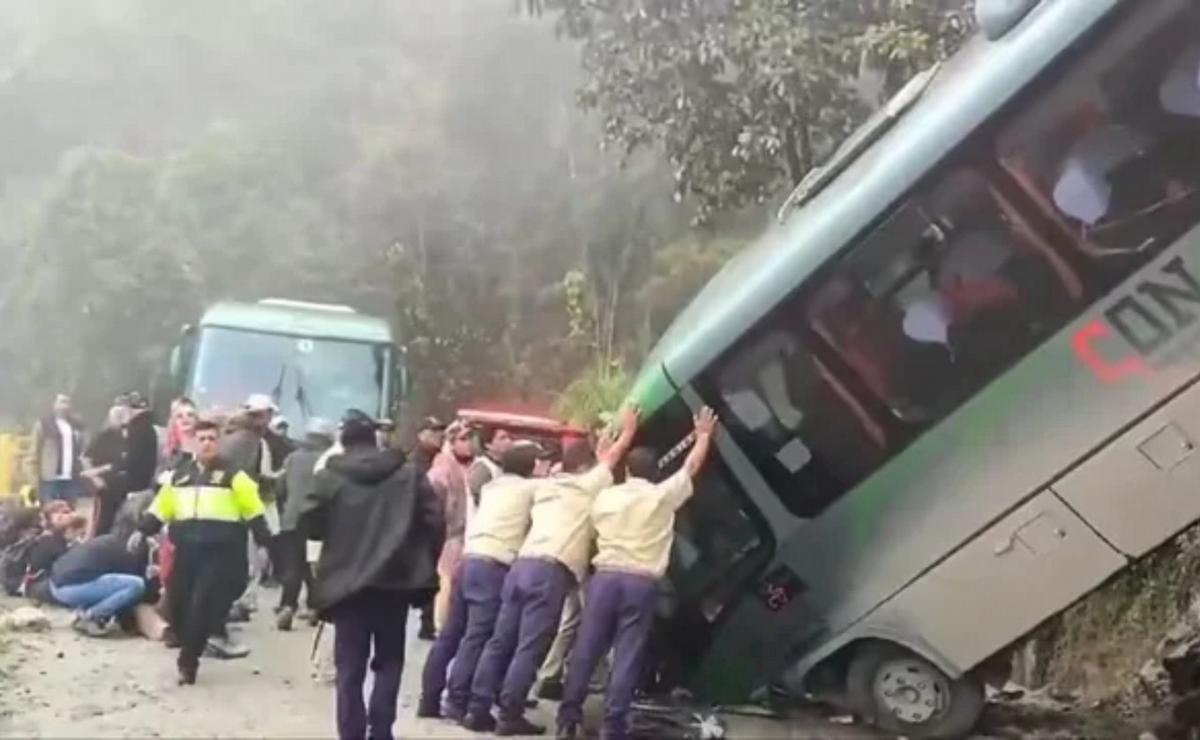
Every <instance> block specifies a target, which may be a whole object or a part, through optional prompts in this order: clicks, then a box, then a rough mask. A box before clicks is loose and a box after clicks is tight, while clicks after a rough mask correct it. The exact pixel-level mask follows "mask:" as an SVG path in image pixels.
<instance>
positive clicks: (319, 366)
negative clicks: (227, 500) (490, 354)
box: [155, 299, 405, 435]
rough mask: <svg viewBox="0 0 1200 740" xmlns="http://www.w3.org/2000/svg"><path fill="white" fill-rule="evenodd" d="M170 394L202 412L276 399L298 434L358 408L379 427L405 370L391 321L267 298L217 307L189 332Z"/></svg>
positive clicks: (178, 352) (177, 355)
mask: <svg viewBox="0 0 1200 740" xmlns="http://www.w3.org/2000/svg"><path fill="white" fill-rule="evenodd" d="M169 376H170V379H171V382H170V384H169V387H164V388H163V389H162V390H166V391H167V393H164V394H162V395H163V396H165V397H163V398H158V399H156V404H155V405H156V406H160V407H162V406H163V402H164V401H169V397H170V396H173V395H186V396H188V397H190V398H192V399H193V400H194V401H195V402H196V405H197V406H198V407H199V408H201V409H212V408H219V409H233V408H237V407H238V406H239V405H241V404H242V403H243V402H244V401H245V400H246V398H247V397H248V396H250V395H251V394H255V393H263V394H268V395H270V396H271V398H272V400H274V402H275V404H276V405H277V406H278V407H279V413H280V415H282V416H283V417H284V418H285V419H287V420H288V422H289V424H290V429H291V433H292V434H293V435H303V433H304V426H305V422H306V421H307V420H308V419H310V418H313V417H321V418H325V419H333V420H336V419H339V418H341V416H342V414H343V413H344V412H345V411H346V410H347V409H350V408H357V409H361V410H362V411H365V412H366V413H368V414H373V415H375V416H376V417H377V418H380V419H390V418H392V417H393V414H394V413H395V412H396V410H397V406H398V404H399V401H400V398H401V396H402V394H403V390H404V385H405V370H404V364H403V358H402V355H401V354H400V352H399V350H398V348H397V346H396V343H395V340H394V337H393V335H392V329H391V327H390V326H389V324H388V322H387V321H385V320H383V319H380V318H375V317H372V316H364V315H362V314H359V313H357V312H355V311H354V310H353V309H350V308H347V307H345V306H332V305H326V304H319V303H306V302H301V301H286V300H279V299H268V300H263V301H260V302H258V303H218V304H215V305H213V306H212V307H210V308H209V309H208V310H207V311H206V312H205V313H204V316H203V318H201V320H200V324H199V325H198V326H196V327H188V328H186V329H185V330H184V334H183V340H182V341H181V343H180V344H179V345H178V346H177V347H175V348H174V349H173V351H172V353H171V360H170V371H169Z"/></svg>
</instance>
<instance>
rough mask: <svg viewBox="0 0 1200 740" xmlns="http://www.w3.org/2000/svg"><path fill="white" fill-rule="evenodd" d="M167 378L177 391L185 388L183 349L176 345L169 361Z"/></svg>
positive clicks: (172, 349)
mask: <svg viewBox="0 0 1200 740" xmlns="http://www.w3.org/2000/svg"><path fill="white" fill-rule="evenodd" d="M167 377H169V378H170V379H171V386H172V387H173V388H175V389H179V388H183V347H181V346H180V345H178V344H177V345H175V346H174V347H172V348H171V358H170V359H169V360H168V361H167Z"/></svg>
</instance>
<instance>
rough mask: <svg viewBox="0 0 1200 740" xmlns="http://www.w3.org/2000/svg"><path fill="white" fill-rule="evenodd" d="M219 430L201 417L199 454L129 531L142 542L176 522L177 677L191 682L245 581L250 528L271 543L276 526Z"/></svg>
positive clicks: (134, 544) (133, 546)
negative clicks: (227, 453)
mask: <svg viewBox="0 0 1200 740" xmlns="http://www.w3.org/2000/svg"><path fill="white" fill-rule="evenodd" d="M219 440H220V430H219V429H218V427H217V425H216V424H214V423H213V422H211V421H199V422H197V423H196V457H195V459H194V460H189V461H187V462H185V463H184V464H183V465H181V466H180V467H179V468H177V469H176V470H175V471H174V472H173V473H172V474H171V478H170V481H169V482H168V483H166V484H164V485H163V487H162V488H161V489H160V490H159V492H158V495H156V496H155V497H154V502H153V503H152V504H151V505H150V510H149V511H148V512H146V514H145V515H144V516H143V517H142V520H141V523H140V525H139V527H138V530H139V531H137V532H135V533H134V534H133V535H132V536H131V537H130V538H129V549H130V550H138V549H139V548H140V547H141V546H142V544H143V543H142V540H143V538H144V537H145V536H152V535H154V534H157V533H158V531H159V530H161V529H162V527H163V525H165V524H166V525H170V527H171V541H172V542H173V543H174V545H175V562H174V565H173V573H172V575H171V587H170V589H169V590H168V592H167V596H168V599H169V606H168V612H169V614H170V617H169V621H170V623H171V626H172V627H173V628H174V630H175V633H176V635H177V637H178V639H179V642H180V649H179V660H178V668H179V683H180V684H181V685H182V684H193V683H195V682H196V672H197V670H198V669H199V667H200V655H201V654H202V653H203V652H204V647H205V644H206V643H207V642H208V639H209V637H211V636H213V635H216V634H218V633H219V632H220V631H221V629H222V628H223V627H224V623H225V617H226V615H227V614H229V608H230V606H232V605H233V602H234V600H235V599H237V597H238V595H239V594H241V593H242V590H243V589H245V587H246V580H247V563H246V530H247V527H249V530H250V532H251V534H253V536H254V541H255V542H256V543H257V544H258V545H259V546H260V547H265V546H266V543H267V542H268V541H269V540H270V536H271V533H270V531H269V530H268V529H267V522H266V519H265V518H264V516H263V503H262V499H260V498H259V496H258V485H257V484H256V483H255V482H254V481H253V480H252V479H251V478H250V476H248V475H247V474H246V473H244V472H242V471H241V470H238V469H236V468H233V467H231V466H230V465H229V464H227V463H226V462H225V461H223V460H222V459H221V457H220V456H219V455H218V454H217V450H218V444H219Z"/></svg>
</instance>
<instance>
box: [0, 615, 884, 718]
mask: <svg viewBox="0 0 1200 740" xmlns="http://www.w3.org/2000/svg"><path fill="white" fill-rule="evenodd" d="M263 596H264V598H263V600H262V603H263V604H264V605H266V604H269V603H271V599H272V598H273V597H274V596H275V594H274V593H270V592H268V593H264V594H263ZM18 605H22V604H21V602H18V601H15V600H7V601H5V600H3V599H2V598H0V609H3V608H5V607H15V606H18ZM47 614H48V615H49V616H50V618H51V620H52V624H53V627H52V629H51V630H50V631H49V632H45V633H40V634H24V633H22V634H13V635H9V636H7V637H0V737H53V738H72V737H79V738H83V737H86V738H109V737H113V738H115V737H212V738H241V737H273V738H313V737H329V736H331V735H332V734H333V732H334V729H335V728H334V722H333V690H332V688H331V687H330V686H329V685H327V684H320V683H318V682H317V681H316V679H315V678H314V676H313V667H312V664H311V663H310V662H309V654H310V650H311V647H312V641H313V634H314V631H313V630H312V629H310V628H308V627H304V628H302V629H299V630H297V631H295V632H291V633H280V632H277V631H275V630H274V628H273V627H272V626H271V624H270V620H269V619H268V618H267V616H264V615H261V614H260V615H258V616H257V617H256V619H255V620H254V621H253V622H251V623H250V624H249V625H246V626H245V629H244V630H243V631H242V633H241V637H242V639H243V640H245V641H246V642H247V644H249V645H250V646H251V647H252V649H253V652H252V653H251V655H250V657H248V658H246V659H244V660H237V661H228V662H225V661H216V660H206V661H205V662H204V664H203V665H202V667H201V673H200V681H199V683H198V684H197V685H196V686H192V687H186V688H179V687H177V686H175V672H174V654H173V653H172V652H171V651H168V650H166V649H165V648H164V647H163V646H162V645H161V644H158V643H152V642H149V641H147V640H143V639H135V638H112V639H107V640H95V639H87V638H83V637H80V636H78V635H76V634H75V633H74V632H73V631H72V630H71V629H70V627H69V619H70V617H69V614H67V613H66V612H65V611H61V610H47ZM410 627H411V628H412V631H413V634H411V635H410V640H409V647H410V650H409V659H408V664H407V669H406V671H405V675H404V686H403V690H402V692H401V697H400V712H399V714H400V723H399V726H398V727H397V728H396V729H397V734H398V736H399V737H408V738H466V737H472V735H471V733H467V732H465V731H463V730H461V729H459V728H456V727H453V726H451V725H448V724H445V723H441V722H424V721H422V722H418V721H416V720H415V719H414V718H413V711H414V706H415V702H416V698H417V693H418V680H419V672H420V666H421V665H422V664H423V663H424V658H425V653H426V651H427V650H428V647H427V646H426V644H425V643H422V642H419V641H418V640H416V638H415V629H416V619H415V618H414V619H410ZM534 715H535V719H539V720H541V721H545V720H549V719H550V718H551V716H552V715H551V714H550V712H549V707H548V706H545V707H543V708H539V709H538V710H537V711H536V712H534ZM727 721H728V722H729V729H730V735H731V736H733V737H739V738H767V737H770V738H829V739H830V740H850V739H852V738H853V739H855V740H858V739H859V738H862V739H864V740H865V739H866V738H874V737H877V736H876V735H875V734H874V733H870V732H868V731H866V730H864V729H863V728H855V727H846V726H839V725H834V724H828V723H826V722H824V721H823V720H821V719H820V718H818V717H801V718H799V719H796V720H793V721H790V722H787V723H783V722H779V721H771V720H762V719H749V718H744V717H730V718H728V719H727Z"/></svg>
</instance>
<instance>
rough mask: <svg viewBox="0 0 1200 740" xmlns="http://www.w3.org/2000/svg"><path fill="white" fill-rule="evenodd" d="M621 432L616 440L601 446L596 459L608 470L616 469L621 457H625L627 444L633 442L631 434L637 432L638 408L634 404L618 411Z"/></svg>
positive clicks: (627, 449)
mask: <svg viewBox="0 0 1200 740" xmlns="http://www.w3.org/2000/svg"><path fill="white" fill-rule="evenodd" d="M619 418H620V421H621V433H620V435H619V436H618V437H617V439H616V441H614V442H613V443H612V444H610V445H607V446H603V445H602V446H601V448H600V450H599V452H598V455H597V461H598V462H599V463H600V464H601V465H603V466H605V467H607V468H608V469H609V470H616V468H617V465H618V464H620V462H621V458H623V457H625V453H626V452H628V451H629V446H630V445H632V444H633V436H634V435H635V434H637V429H638V409H637V407H636V406H624V407H622V408H621V413H620V416H619Z"/></svg>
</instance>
